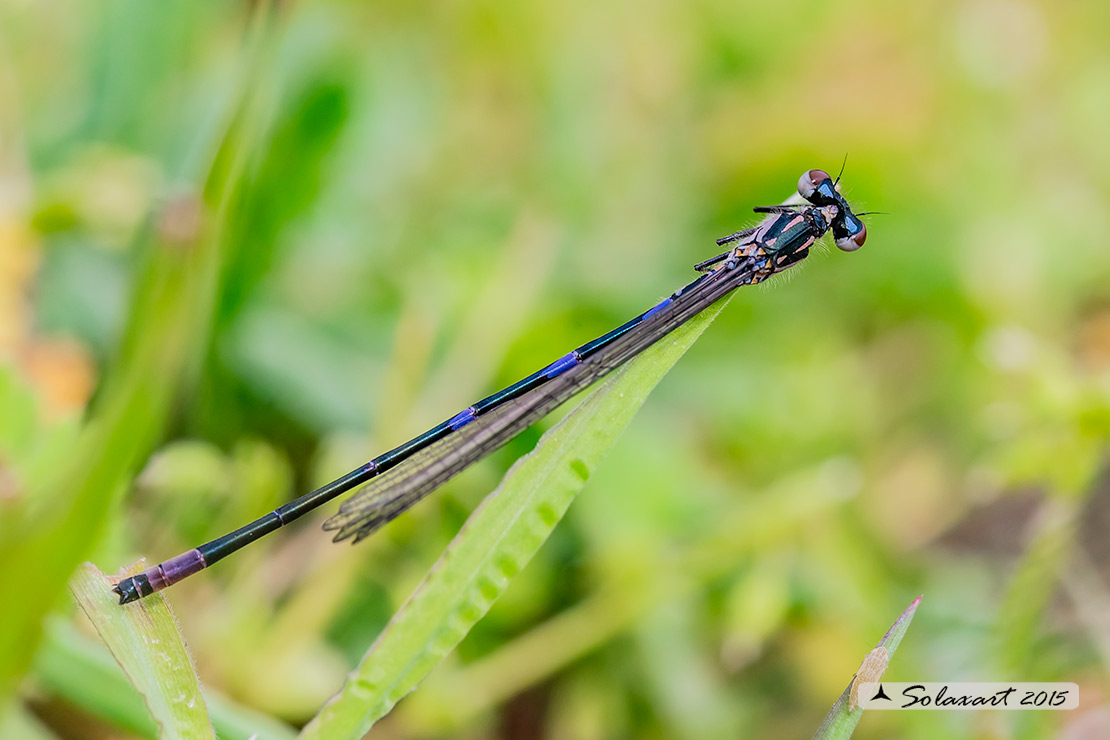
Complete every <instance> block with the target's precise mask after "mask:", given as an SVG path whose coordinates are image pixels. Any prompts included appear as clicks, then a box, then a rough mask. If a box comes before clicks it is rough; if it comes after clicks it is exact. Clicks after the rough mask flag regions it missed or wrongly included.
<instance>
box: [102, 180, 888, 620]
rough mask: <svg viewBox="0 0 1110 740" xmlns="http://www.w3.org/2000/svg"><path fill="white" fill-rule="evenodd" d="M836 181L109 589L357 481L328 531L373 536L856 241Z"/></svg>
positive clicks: (861, 234) (154, 586) (155, 573)
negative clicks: (519, 440) (608, 319)
mask: <svg viewBox="0 0 1110 740" xmlns="http://www.w3.org/2000/svg"><path fill="white" fill-rule="evenodd" d="M839 179H840V178H839V177H838V178H837V180H833V179H832V178H831V177H830V176H829V175H828V173H826V172H824V171H823V170H809V171H808V172H806V173H805V174H803V175H802V177H801V179H799V181H798V194H799V195H800V196H802V198H804V199H805V202H803V203H797V204H788V205H779V206H768V207H764V208H756V209H755V211H756V212H757V213H765V214H767V218H766V219H765V220H764V221H763V222H762V223H761V224H759V225H758V226H756V227H754V228H751V229H746V230H744V231H738V232H736V233H735V234H729V235H728V236H726V237H723V238H721V239H718V240H717V244H718V245H719V246H727V247H728V249H727V250H726V251H724V252H722V253H721V254H719V255H717V256H716V257H713V258H711V259H708V260H705V261H704V262H701V263H700V264H698V265H696V266H695V269H696V270H697V271H698V272H700V273H702V274H701V276H700V277H698V278H697V279H696V280H694V281H693V282H692V283H690V284H689V285H687V286H686V287H684V288H682V289H680V290H678V291H676V292H675V293H673V294H672V295H671V296H669V297H668V298H665V299H664V300H663V301H661V302H660V303H658V304H656V305H655V306H653V307H652V308H650V309H648V310H647V311H645V312H644V313H642V314H640V315H639V316H637V317H636V318H634V319H632V320H631V321H629V322H627V323H625V324H622V325H621V326H618V327H617V328H616V329H614V330H612V331H611V332H609V333H608V334H605V335H603V336H600V337H598V338H597V339H595V340H593V341H592V342H587V343H586V344H583V345H582V346H581V347H579V348H578V349H576V350H574V351H573V352H571V353H569V354H566V355H564V356H562V357H560V358H559V359H558V360H556V361H555V362H553V363H551V364H550V365H548V366H547V367H545V368H543V369H541V370H538V371H537V372H535V373H532V374H531V375H529V376H528V377H527V378H524V379H523V380H521V381H519V382H517V383H513V384H512V385H510V386H509V387H507V388H504V389H502V390H500V391H498V392H497V393H494V394H493V395H492V396H488V397H486V398H483V399H482V400H481V401H478V402H477V403H475V404H474V405H472V406H469V407H468V408H466V409H465V410H463V411H461V412H460V413H458V414H456V415H455V416H453V417H451V418H450V419H448V420H446V421H444V422H443V423H442V424H439V425H438V426H436V427H433V428H432V429H429V430H428V431H426V432H424V433H423V434H421V435H420V436H419V437H416V438H415V439H411V440H409V441H408V442H405V443H404V444H403V445H401V446H400V447H396V448H394V449H392V450H390V451H389V452H386V453H385V454H383V455H380V456H378V457H375V458H374V459H373V460H370V461H369V462H367V463H366V464H365V465H363V466H362V467H360V468H357V469H356V470H352V471H351V472H350V473H347V474H346V475H344V476H343V477H342V478H338V479H337V480H334V481H332V482H331V483H328V484H327V485H325V486H323V487H321V488H318V489H316V490H315V491H312V492H311V493H307V494H305V495H303V496H301V497H300V498H298V499H295V500H293V501H290V502H289V503H287V504H285V505H283V506H280V507H279V508H277V509H276V510H274V511H272V512H270V513H269V514H267V515H266V516H264V517H262V518H260V519H257V520H255V521H253V522H251V523H250V524H247V525H246V526H244V527H241V528H239V529H237V530H235V531H234V532H231V533H229V534H226V535H224V536H223V537H220V538H218V539H215V540H212V541H211V542H208V543H206V544H203V545H201V546H200V547H197V548H195V549H192V550H189V551H188V552H186V553H183V554H181V555H178V556H177V557H174V558H171V559H169V560H167V561H165V562H164V563H161V564H159V565H156V566H154V567H153V568H148V569H147V570H145V571H143V572H142V573H139V574H138V575H135V576H131V577H129V578H125V579H123V580H122V581H120V582H119V583H118V584H117V585H116V586H115V588H114V589H113V591H115V592H116V593H117V594H119V600H120V603H121V604H125V603H127V602H130V601H136V600H137V599H141V598H142V597H144V596H148V595H150V594H152V593H154V592H155V591H160V590H162V589H164V588H166V587H167V586H170V585H172V584H174V583H177V582H178V581H180V580H181V579H183V578H185V577H186V576H189V575H192V574H193V573H196V572H198V571H200V570H203V569H204V568H207V567H208V566H209V565H212V564H213V563H215V562H216V561H218V560H222V559H224V558H225V557H227V556H228V555H230V554H231V553H233V552H235V551H236V550H239V549H240V548H242V547H244V546H246V545H247V544H249V543H251V542H254V541H255V540H257V539H258V538H259V537H262V536H263V535H266V534H269V533H270V532H273V531H274V530H276V529H278V528H280V527H282V526H284V525H286V524H288V523H289V522H291V521H293V520H295V519H298V518H300V517H301V516H303V515H304V514H306V513H308V512H309V511H312V510H313V509H315V508H316V507H318V506H320V505H322V504H324V503H326V502H328V501H331V500H332V499H333V498H335V497H336V496H338V495H340V494H342V493H346V492H347V491H350V490H351V489H353V488H356V487H359V486H361V487H362V488H361V490H359V491H358V492H356V493H355V494H354V495H353V496H351V498H350V499H348V500H347V501H345V502H344V503H343V504H342V505H341V506H340V508H339V512H338V513H337V514H335V515H334V516H332V517H331V518H330V519H328V520H327V521H326V522H325V523H324V529H327V530H333V531H335V532H336V534H335V541H336V542H339V541H341V540H346V539H352V540H353V541H354V542H358V541H359V540H361V539H363V538H365V537H368V536H370V535H371V534H372V533H374V532H375V531H377V530H378V529H379V528H381V527H382V526H383V525H384V524H386V523H387V522H390V521H392V520H393V519H394V518H396V517H397V516H399V515H400V514H402V513H403V512H405V511H406V510H408V509H409V508H410V507H412V506H413V505H414V504H416V503H417V502H418V501H420V500H421V499H423V498H424V497H425V496H427V495H428V494H429V493H431V492H432V491H434V490H435V489H436V488H438V487H439V486H441V485H443V484H444V483H445V482H446V481H447V480H449V479H451V478H452V477H454V476H455V475H457V474H458V473H460V472H462V471H463V470H465V469H466V468H467V467H469V466H470V465H473V464H474V463H476V462H477V461H479V460H481V459H482V458H484V457H485V456H486V455H489V454H490V453H492V452H493V451H494V450H496V449H498V448H499V447H501V446H502V445H504V444H505V443H507V442H508V441H509V440H510V439H512V438H513V437H515V436H516V435H517V434H518V433H520V432H521V431H523V430H524V429H526V428H527V427H529V426H531V425H532V424H533V423H535V422H536V421H538V420H539V419H541V418H542V417H544V416H546V415H547V414H548V413H550V412H551V411H553V410H554V409H555V408H556V407H558V406H560V405H562V404H563V402H565V401H567V400H568V399H569V398H571V397H572V396H574V395H575V394H576V393H578V392H579V391H581V390H582V389H583V388H585V387H587V386H589V385H591V384H593V383H595V382H596V381H598V380H600V379H601V378H603V377H605V376H606V375H608V374H609V373H611V372H612V371H613V370H615V369H617V368H618V367H620V366H621V365H623V364H624V363H626V362H628V361H629V360H630V359H632V358H633V357H635V356H637V355H639V354H640V353H641V352H643V351H644V350H645V349H647V348H648V347H650V346H651V345H652V344H654V343H655V342H657V341H658V340H659V339H661V338H662V337H665V336H666V335H667V334H669V333H670V332H671V331H673V330H674V329H675V328H677V327H678V326H680V325H682V324H683V323H685V322H686V321H689V320H690V319H691V318H693V317H694V316H696V315H697V314H698V313H700V312H701V311H703V310H704V309H705V308H706V307H707V306H710V305H712V304H713V303H715V302H717V301H719V300H720V299H721V298H723V297H724V296H726V295H728V294H729V293H731V292H732V291H733V290H735V289H736V288H739V287H740V286H742V285H752V284H755V283H761V282H763V281H764V280H766V279H767V278H769V277H770V276H771V275H774V274H775V273H776V272H781V271H782V270H785V269H786V268H788V267H790V266H791V265H794V264H797V263H798V262H800V261H801V260H803V259H805V258H806V256H808V255H809V248H810V247H811V246H812V245H813V243H814V242H815V241H816V240H817V239H819V238H821V237H822V236H824V234H825V232H827V231H828V230H829V229H832V232H833V237H834V240H835V242H836V245H837V246H838V247H840V248H841V249H843V250H845V251H854V250H856V249H859V248H860V247H861V246H862V245H863V242H864V240H865V239H866V238H867V229H866V227H865V226H864V224H863V222H862V221H860V220H859V218H858V217H857V216H856V214H854V213H852V210H851V208H850V207H849V206H848V203H847V202H846V201H845V200H844V198H843V196H841V194H840V192H839V190H838V189H837V183H838V181H839Z"/></svg>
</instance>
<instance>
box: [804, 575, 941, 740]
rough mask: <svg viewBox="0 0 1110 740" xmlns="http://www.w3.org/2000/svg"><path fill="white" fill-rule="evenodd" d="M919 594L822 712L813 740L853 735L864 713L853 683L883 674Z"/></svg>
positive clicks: (900, 639)
mask: <svg viewBox="0 0 1110 740" xmlns="http://www.w3.org/2000/svg"><path fill="white" fill-rule="evenodd" d="M921 598H922V597H920V596H918V597H917V598H916V599H914V600H913V602H912V603H911V604H910V605H909V606H908V607H906V610H905V611H904V612H902V615H901V616H899V617H898V619H896V620H895V621H894V624H893V625H891V627H890V629H889V630H887V632H886V634H885V635H883V639H881V640H879V644H878V645H877V646H875V649H874V650H872V651H871V652H870V653H868V654H867V656H866V657H865V658H864V661H863V665H861V666H860V671H859V672H858V673H856V675H855V676H853V677H852V680H851V682H850V683H849V684H848V688H846V689H844V693H843V694H841V695H840V698H839V699H837V700H836V703H835V704H833V705H832V709H830V710H829V713H828V714H827V715H826V716H825V721H824V722H822V723H821V726H820V727H819V728H817V734H815V735H814V736H813V740H848V738H850V737H851V736H852V733H853V732H854V731H855V729H856V725H857V724H859V720H860V717H861V716H863V707H861V706H859V702H858V697H856V695H855V692H854V689H855V687H856V684H857V683H867V682H869V681H878V680H879V679H880V678H882V675H883V671H885V670H886V666H887V664H888V663H889V662H890V659H891V658H893V657H894V651H895V650H897V649H898V645H899V644H900V643H901V642H902V638H903V637H904V636H905V634H906V630H908V629H909V628H910V622H911V621H913V615H914V612H916V611H917V607H918V606H919V605H920V604H921Z"/></svg>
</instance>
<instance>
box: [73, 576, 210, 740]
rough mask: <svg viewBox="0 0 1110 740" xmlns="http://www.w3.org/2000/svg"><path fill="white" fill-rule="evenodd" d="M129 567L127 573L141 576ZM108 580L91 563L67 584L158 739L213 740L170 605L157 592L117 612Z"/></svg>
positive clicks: (195, 674) (199, 692)
mask: <svg viewBox="0 0 1110 740" xmlns="http://www.w3.org/2000/svg"><path fill="white" fill-rule="evenodd" d="M140 570H141V568H137V567H136V568H132V569H130V572H129V573H128V575H132V574H134V573H138V572H140ZM111 584H112V582H111V581H110V580H109V579H108V578H106V577H105V576H104V574H103V573H101V572H100V571H99V570H97V569H96V567H95V566H93V565H92V564H91V563H85V564H83V565H82V566H81V567H80V568H78V569H77V574H76V575H75V576H74V577H73V580H72V581H71V583H70V588H71V589H72V591H73V596H74V598H76V599H77V603H78V604H80V606H81V609H82V610H83V611H84V612H85V615H86V616H87V617H88V618H89V620H90V621H91V622H92V623H93V626H94V627H95V628H96V631H97V634H99V635H100V639H102V640H103V641H104V644H105V645H107V646H108V649H109V650H111V651H112V655H113V656H115V658H116V661H117V662H118V663H119V664H120V667H122V668H123V671H124V673H126V674H127V677H128V679H130V681H131V684H132V685H133V686H134V687H135V688H136V689H138V691H139V693H140V694H142V695H143V699H144V700H145V701H146V705H147V708H149V709H150V714H151V715H152V716H153V717H154V721H155V722H156V723H157V724H158V726H159V728H160V731H159V737H162V738H212V740H215V737H216V733H215V731H214V730H213V729H212V722H211V720H210V719H209V718H208V709H207V706H206V705H205V702H204V695H203V694H201V691H200V681H199V680H198V679H197V673H196V669H194V668H193V662H192V659H191V658H190V657H189V651H188V650H186V649H185V643H184V642H183V641H182V640H181V635H180V634H179V633H178V630H177V621H176V620H175V619H174V616H173V613H172V612H171V611H170V607H169V603H168V602H167V601H166V600H165V599H164V598H162V597H161V595H160V594H158V595H156V596H155V597H154V598H148V599H144V600H142V601H140V602H138V603H136V604H133V605H132V606H129V607H127V608H123V609H121V608H120V606H119V604H118V602H117V600H116V599H115V598H114V597H113V595H112V592H111V590H110V589H111Z"/></svg>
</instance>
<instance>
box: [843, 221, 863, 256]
mask: <svg viewBox="0 0 1110 740" xmlns="http://www.w3.org/2000/svg"><path fill="white" fill-rule="evenodd" d="M857 223H859V230H858V231H855V232H853V233H851V234H848V235H847V236H843V237H840V238H838V239H837V240H836V246H837V247H839V248H840V249H842V250H844V251H845V252H854V251H856V250H857V249H859V248H860V247H862V246H863V243H864V242H865V241H867V227H866V226H864V225H863V222H857Z"/></svg>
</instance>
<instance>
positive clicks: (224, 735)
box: [0, 606, 296, 740]
mask: <svg viewBox="0 0 1110 740" xmlns="http://www.w3.org/2000/svg"><path fill="white" fill-rule="evenodd" d="M117 609H118V606H117ZM177 639H179V638H177ZM34 677H35V680H36V682H37V685H38V686H40V687H42V688H43V689H45V690H47V691H49V692H50V693H51V694H53V695H55V696H58V697H60V698H61V699H63V700H65V701H66V702H67V703H69V704H72V705H74V706H77V707H79V708H81V709H82V710H84V711H86V712H88V713H89V714H90V715H91V716H93V717H97V718H99V719H102V720H104V721H105V722H108V723H110V724H111V725H112V726H113V727H117V728H119V729H121V730H123V731H124V732H127V733H130V734H133V735H136V736H138V737H148V738H155V737H157V736H158V726H157V725H156V724H155V722H154V720H153V719H152V718H151V716H150V712H149V710H148V709H147V707H146V705H145V704H144V703H143V697H142V696H141V695H140V694H139V693H138V692H136V690H135V689H134V687H132V686H131V684H130V683H129V681H128V679H127V676H126V674H124V672H123V670H122V669H121V668H120V666H119V665H118V664H117V663H116V660H115V659H114V658H113V657H112V655H111V653H109V652H108V650H107V649H105V647H104V646H103V645H101V644H100V643H99V642H95V641H93V640H92V639H90V638H88V637H86V636H84V635H83V634H81V633H79V632H78V631H77V630H76V629H75V628H74V626H73V625H72V624H71V623H70V622H68V621H66V620H63V619H60V618H56V619H52V620H51V621H50V623H49V624H48V625H47V629H46V637H45V639H44V640H43V645H42V649H41V650H39V652H38V655H37V656H35V667H34ZM204 698H205V700H206V702H207V704H208V710H209V713H210V715H211V717H212V725H213V727H215V728H216V734H217V735H218V736H219V737H220V738H221V740H248V738H251V737H252V736H255V737H257V738H259V740H291V738H293V737H294V736H296V732H295V731H294V730H293V729H292V728H290V727H288V726H287V725H284V724H282V723H281V722H278V721H277V720H275V719H273V718H272V717H270V716H268V715H264V714H260V713H258V712H255V711H253V710H251V709H247V708H246V707H243V706H240V705H237V704H235V703H234V702H232V701H231V700H229V699H227V698H226V697H224V696H222V695H220V694H218V693H215V692H213V691H211V690H210V689H206V690H204ZM0 737H3V735H2V734H0Z"/></svg>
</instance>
